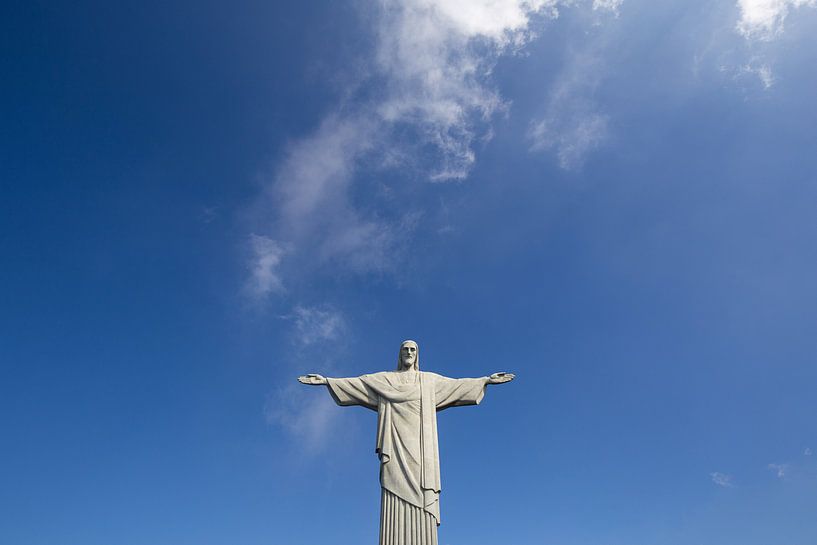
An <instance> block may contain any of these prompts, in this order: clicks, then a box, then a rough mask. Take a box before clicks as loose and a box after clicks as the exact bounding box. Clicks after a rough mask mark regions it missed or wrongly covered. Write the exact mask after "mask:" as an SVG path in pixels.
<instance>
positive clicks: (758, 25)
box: [735, 0, 817, 41]
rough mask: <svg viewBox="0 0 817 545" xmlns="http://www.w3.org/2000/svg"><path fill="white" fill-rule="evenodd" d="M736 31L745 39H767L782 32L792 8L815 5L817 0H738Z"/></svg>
mask: <svg viewBox="0 0 817 545" xmlns="http://www.w3.org/2000/svg"><path fill="white" fill-rule="evenodd" d="M737 5H738V8H739V10H740V19H739V20H738V22H737V25H736V27H735V28H736V29H737V31H738V32H739V33H740V34H741V35H742V36H743V37H744V38H746V39H749V40H762V41H769V40H772V39H774V38H776V37H777V36H779V35H780V34H781V33H782V32H783V27H784V25H783V23H784V22H785V20H786V18H787V17H788V15H789V12H790V11H791V10H792V9H796V8H800V7H815V6H817V0H738V3H737Z"/></svg>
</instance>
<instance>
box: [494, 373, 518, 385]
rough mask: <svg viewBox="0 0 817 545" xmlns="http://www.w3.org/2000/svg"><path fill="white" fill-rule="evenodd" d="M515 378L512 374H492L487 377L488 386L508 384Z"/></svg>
mask: <svg viewBox="0 0 817 545" xmlns="http://www.w3.org/2000/svg"><path fill="white" fill-rule="evenodd" d="M514 377H516V375H514V374H513V373H494V374H493V375H491V376H490V377H488V382H489V383H490V384H502V383H504V382H510V381H512V380H513V379H514Z"/></svg>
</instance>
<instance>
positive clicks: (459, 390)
mask: <svg viewBox="0 0 817 545" xmlns="http://www.w3.org/2000/svg"><path fill="white" fill-rule="evenodd" d="M327 382H328V383H327V385H328V387H329V391H330V393H331V394H332V397H333V398H334V399H335V402H337V404H338V405H343V406H347V405H361V406H363V407H366V408H368V409H371V410H374V411H377V444H376V448H375V451H376V452H377V455H378V457H379V458H380V486H381V488H382V498H381V516H380V544H381V545H436V544H437V526H439V524H440V456H439V447H438V442H437V411H441V410H443V409H447V408H449V407H457V406H461V405H476V404H478V403H479V402H480V401H482V397H483V396H484V395H485V386H486V385H487V383H488V379H487V378H485V377H482V378H461V379H452V378H447V377H443V376H441V375H438V374H436V373H429V372H426V371H413V370H412V371H385V372H382V373H374V374H371V375H362V376H360V377H353V378H330V379H327Z"/></svg>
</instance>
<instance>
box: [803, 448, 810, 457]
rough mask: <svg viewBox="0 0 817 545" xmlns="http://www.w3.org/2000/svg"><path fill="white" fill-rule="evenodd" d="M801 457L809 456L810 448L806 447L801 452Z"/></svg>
mask: <svg viewBox="0 0 817 545" xmlns="http://www.w3.org/2000/svg"><path fill="white" fill-rule="evenodd" d="M803 456H811V449H810V448H808V447H806V448H805V449H804V450H803Z"/></svg>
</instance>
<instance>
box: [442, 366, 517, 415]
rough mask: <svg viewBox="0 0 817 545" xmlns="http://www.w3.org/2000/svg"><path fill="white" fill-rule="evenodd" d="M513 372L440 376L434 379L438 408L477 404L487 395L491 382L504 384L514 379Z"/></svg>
mask: <svg viewBox="0 0 817 545" xmlns="http://www.w3.org/2000/svg"><path fill="white" fill-rule="evenodd" d="M513 378H514V375H513V374H512V373H494V374H493V375H491V376H489V377H480V378H448V377H441V376H438V377H437V378H436V379H435V381H434V389H435V392H436V395H435V397H436V403H437V410H438V411H442V410H443V409H447V408H449V407H462V406H463V405H477V404H478V403H479V402H480V401H482V396H484V395H485V387H486V386H488V385H489V384H502V383H505V382H509V381H511V380H513Z"/></svg>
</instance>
